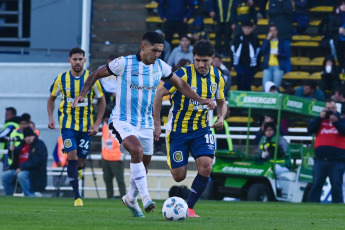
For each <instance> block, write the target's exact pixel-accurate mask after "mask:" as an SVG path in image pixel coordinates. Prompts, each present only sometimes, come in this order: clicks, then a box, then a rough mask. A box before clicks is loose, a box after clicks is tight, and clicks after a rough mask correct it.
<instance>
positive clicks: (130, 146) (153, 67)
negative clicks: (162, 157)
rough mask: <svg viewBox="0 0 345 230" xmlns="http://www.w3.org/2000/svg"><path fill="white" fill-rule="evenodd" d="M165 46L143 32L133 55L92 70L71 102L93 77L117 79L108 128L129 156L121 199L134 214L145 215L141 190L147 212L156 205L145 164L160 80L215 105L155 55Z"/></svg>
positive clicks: (149, 152) (160, 39) (149, 153)
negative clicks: (126, 183)
mask: <svg viewBox="0 0 345 230" xmlns="http://www.w3.org/2000/svg"><path fill="white" fill-rule="evenodd" d="M163 48H164V39H163V36H162V35H161V34H158V33H156V32H146V33H145V34H144V35H143V37H142V41H141V45H140V52H139V53H138V54H136V55H129V56H126V57H119V58H116V59H114V60H113V61H112V62H110V63H108V64H107V65H103V66H101V67H100V68H98V69H97V70H96V71H94V72H93V73H92V74H91V75H90V77H89V78H88V79H87V81H86V82H85V84H84V86H83V89H82V90H81V93H80V95H79V97H76V98H75V100H74V102H73V105H75V106H76V105H77V104H78V103H79V102H82V101H83V100H84V96H85V95H86V93H87V92H88V91H89V90H90V88H91V87H92V86H93V84H94V83H95V82H96V80H98V79H100V78H103V77H106V76H109V75H111V74H113V75H115V76H117V78H116V89H117V94H116V106H115V108H114V109H113V111H112V115H111V118H110V120H109V129H110V130H111V131H112V133H113V135H114V136H115V138H116V139H117V140H118V141H119V143H120V144H121V148H124V149H125V150H126V151H128V152H129V153H130V155H131V163H130V170H131V177H130V187H129V191H128V193H127V195H125V196H123V197H122V202H123V203H124V204H125V205H126V206H127V207H128V208H129V209H130V210H131V212H132V214H133V216H134V217H144V215H143V213H142V211H141V209H140V207H139V205H138V201H137V196H138V194H139V193H140V195H141V198H142V202H143V207H144V209H145V211H146V212H147V213H149V212H151V211H153V210H154V209H155V208H156V204H155V202H153V201H152V199H151V197H150V195H149V192H148V189H147V178H146V173H147V167H148V164H149V163H150V161H151V156H152V154H153V129H154V126H153V118H152V105H153V99H154V96H155V93H156V89H157V87H158V84H159V81H160V80H161V79H162V80H164V81H168V82H169V83H170V84H172V85H174V86H175V87H176V88H177V89H178V90H179V91H180V92H181V93H182V94H185V95H186V96H187V97H189V98H191V99H193V100H195V101H198V102H199V103H200V104H202V105H207V106H208V107H209V108H210V109H213V108H214V106H215V105H214V103H213V102H212V101H211V100H209V99H203V98H201V97H200V96H198V95H197V94H196V93H195V92H194V91H193V90H192V89H191V87H190V86H189V85H188V84H187V83H186V82H184V81H183V80H181V79H180V78H179V77H177V76H176V75H175V74H174V73H173V72H172V70H171V67H170V66H169V65H168V64H166V63H165V62H164V61H162V60H160V59H159V58H158V57H159V56H160V55H161V53H162V51H163Z"/></svg>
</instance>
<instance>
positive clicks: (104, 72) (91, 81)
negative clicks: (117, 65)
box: [72, 65, 111, 108]
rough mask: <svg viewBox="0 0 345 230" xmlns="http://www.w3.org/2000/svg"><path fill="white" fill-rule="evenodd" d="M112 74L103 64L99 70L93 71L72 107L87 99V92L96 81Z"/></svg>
mask: <svg viewBox="0 0 345 230" xmlns="http://www.w3.org/2000/svg"><path fill="white" fill-rule="evenodd" d="M109 75H111V74H110V73H109V71H108V69H107V67H106V66H105V65H102V66H101V67H99V68H98V69H97V70H95V71H93V72H92V73H91V74H90V76H89V77H88V78H87V79H86V81H85V83H84V85H83V88H82V89H81V91H80V93H79V96H78V97H76V98H74V101H73V103H72V108H75V107H76V106H77V104H78V103H79V102H83V101H84V100H85V96H86V94H87V93H88V92H89V91H90V89H91V87H92V86H93V85H94V84H95V82H96V81H97V80H98V79H100V78H103V77H107V76H109Z"/></svg>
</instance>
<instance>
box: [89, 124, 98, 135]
mask: <svg viewBox="0 0 345 230" xmlns="http://www.w3.org/2000/svg"><path fill="white" fill-rule="evenodd" d="M98 130H99V124H96V123H95V124H94V125H92V126H90V129H89V130H88V132H89V136H94V135H96V134H97V133H98Z"/></svg>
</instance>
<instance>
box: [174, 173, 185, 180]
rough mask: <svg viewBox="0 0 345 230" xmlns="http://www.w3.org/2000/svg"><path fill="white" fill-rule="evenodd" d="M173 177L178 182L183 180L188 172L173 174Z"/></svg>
mask: <svg viewBox="0 0 345 230" xmlns="http://www.w3.org/2000/svg"><path fill="white" fill-rule="evenodd" d="M173 178H174V180H175V181H176V182H181V181H183V180H184V179H185V178H186V174H183V173H181V174H173Z"/></svg>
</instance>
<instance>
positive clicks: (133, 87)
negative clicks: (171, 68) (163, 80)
mask: <svg viewBox="0 0 345 230" xmlns="http://www.w3.org/2000/svg"><path fill="white" fill-rule="evenodd" d="M130 88H131V89H136V90H156V89H157V86H146V85H140V86H138V85H135V84H133V83H132V84H131V85H130Z"/></svg>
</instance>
